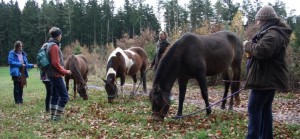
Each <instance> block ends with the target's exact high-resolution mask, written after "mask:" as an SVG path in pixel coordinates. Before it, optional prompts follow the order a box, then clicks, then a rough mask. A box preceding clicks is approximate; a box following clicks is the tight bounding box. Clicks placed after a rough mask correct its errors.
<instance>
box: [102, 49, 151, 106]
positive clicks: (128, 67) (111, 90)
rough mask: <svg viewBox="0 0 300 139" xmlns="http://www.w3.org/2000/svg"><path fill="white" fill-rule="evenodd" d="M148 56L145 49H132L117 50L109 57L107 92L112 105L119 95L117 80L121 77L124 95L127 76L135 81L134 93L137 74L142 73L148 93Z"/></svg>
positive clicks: (144, 87)
mask: <svg viewBox="0 0 300 139" xmlns="http://www.w3.org/2000/svg"><path fill="white" fill-rule="evenodd" d="M147 59H148V56H147V54H146V52H145V50H144V49H142V48H140V47H131V48H129V49H126V50H122V49H121V48H119V47H118V48H116V49H115V50H114V51H113V52H112V53H111V54H110V56H109V58H108V60H107V67H106V79H102V80H103V81H104V82H105V90H106V92H107V95H108V102H109V103H112V102H113V100H114V99H115V98H116V97H117V95H118V88H117V85H116V78H118V77H120V81H121V93H122V94H123V97H124V93H123V85H124V83H125V76H126V75H130V76H131V77H132V79H133V82H134V83H133V91H132V93H131V94H133V93H134V91H135V88H136V82H137V73H138V72H139V71H140V74H141V79H142V82H143V89H144V93H146V92H147V88H146V76H145V75H146V68H147V63H148V60H147Z"/></svg>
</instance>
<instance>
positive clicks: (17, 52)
mask: <svg viewBox="0 0 300 139" xmlns="http://www.w3.org/2000/svg"><path fill="white" fill-rule="evenodd" d="M8 64H9V71H10V76H11V77H12V80H13V82H14V99H15V103H16V104H23V87H24V86H25V85H26V84H27V82H26V78H28V69H32V68H34V67H36V65H34V64H30V63H28V60H27V54H26V53H25V52H24V51H23V43H22V42H21V41H16V42H15V45H14V49H13V50H11V51H10V52H9V54H8Z"/></svg>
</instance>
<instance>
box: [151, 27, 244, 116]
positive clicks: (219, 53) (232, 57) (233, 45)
mask: <svg viewBox="0 0 300 139" xmlns="http://www.w3.org/2000/svg"><path fill="white" fill-rule="evenodd" d="M242 56H243V48H242V42H241V41H240V39H239V38H238V37H237V36H236V35H235V34H233V33H231V32H227V31H221V32H216V33H213V34H210V35H207V36H200V35H196V34H192V33H187V34H185V35H183V36H182V37H181V38H180V39H178V40H177V41H176V42H175V43H174V44H173V45H172V46H171V47H170V49H169V51H167V52H166V53H165V56H164V57H163V58H162V60H161V61H160V63H159V65H158V69H157V71H156V74H155V78H154V81H153V88H152V90H151V92H150V101H151V103H152V112H153V113H152V119H153V120H159V121H160V120H163V119H164V117H165V116H166V114H167V112H168V110H169V107H170V99H169V96H170V95H171V93H170V91H171V89H172V87H173V84H174V82H175V80H176V79H177V80H178V84H179V107H178V111H177V116H178V117H179V116H181V115H182V108H183V102H184V99H185V93H186V88H187V83H188V80H189V79H192V78H195V79H196V80H197V82H198V84H199V86H200V89H201V95H202V97H203V99H204V101H205V105H206V107H208V106H209V101H208V93H207V82H206V77H207V76H213V75H217V74H219V73H222V75H223V79H224V80H239V79H240V72H241V62H242ZM230 67H231V71H232V72H233V73H232V75H233V77H232V78H231V79H230V77H229V71H230V70H229V68H230ZM230 85H231V93H233V92H236V91H238V90H239V87H240V83H239V82H232V83H231V82H225V92H224V96H223V98H225V97H226V96H227V94H228V89H229V86H230ZM235 100H236V103H237V104H239V102H240V99H239V96H238V94H237V95H235ZM225 103H226V99H225V100H224V101H223V102H222V105H221V108H222V109H224V108H225ZM232 106H233V98H231V99H230V106H229V109H232ZM206 113H207V114H210V113H211V108H210V107H208V108H207V109H206Z"/></svg>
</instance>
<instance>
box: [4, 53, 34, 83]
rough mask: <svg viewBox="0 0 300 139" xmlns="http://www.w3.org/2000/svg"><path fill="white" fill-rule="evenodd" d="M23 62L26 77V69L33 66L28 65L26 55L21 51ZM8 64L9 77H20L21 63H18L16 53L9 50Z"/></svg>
mask: <svg viewBox="0 0 300 139" xmlns="http://www.w3.org/2000/svg"><path fill="white" fill-rule="evenodd" d="M22 55H23V61H24V64H25V65H26V70H25V77H26V78H27V77H28V69H31V68H33V67H34V65H33V64H30V63H28V60H27V54H26V53H25V52H24V51H22ZM8 64H9V72H10V75H11V76H16V77H21V72H20V68H21V67H22V63H21V62H20V61H19V58H18V55H17V52H16V51H15V50H11V51H10V52H9V55H8Z"/></svg>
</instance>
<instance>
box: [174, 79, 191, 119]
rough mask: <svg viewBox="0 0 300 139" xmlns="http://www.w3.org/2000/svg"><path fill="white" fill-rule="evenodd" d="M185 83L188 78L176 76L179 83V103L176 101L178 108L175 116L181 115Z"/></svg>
mask: <svg viewBox="0 0 300 139" xmlns="http://www.w3.org/2000/svg"><path fill="white" fill-rule="evenodd" d="M187 83H188V79H182V78H178V84H179V103H178V110H177V114H176V117H180V116H182V109H183V102H184V98H185V93H186V86H187ZM176 117H175V118H176Z"/></svg>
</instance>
